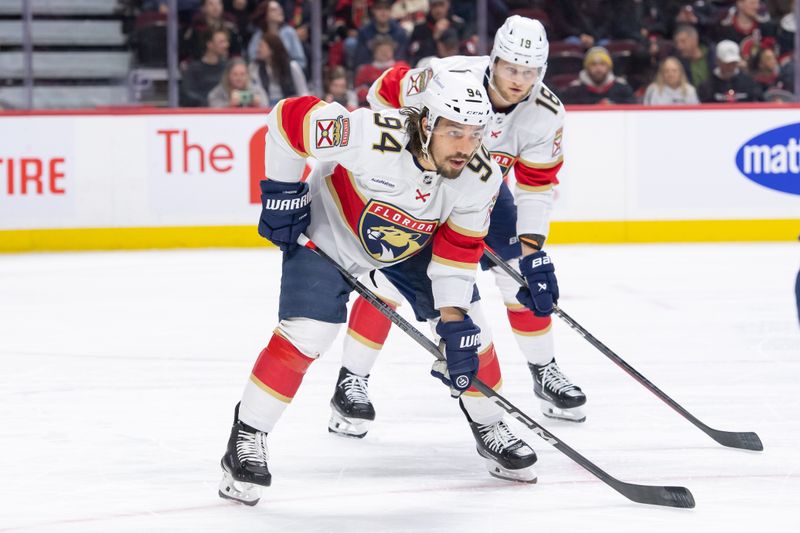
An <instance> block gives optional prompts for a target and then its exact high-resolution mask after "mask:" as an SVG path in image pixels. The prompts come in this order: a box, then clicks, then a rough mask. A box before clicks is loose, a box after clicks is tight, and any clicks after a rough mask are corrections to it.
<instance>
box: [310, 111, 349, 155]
mask: <svg viewBox="0 0 800 533" xmlns="http://www.w3.org/2000/svg"><path fill="white" fill-rule="evenodd" d="M316 138H317V148H333V147H335V146H347V143H349V142H350V119H349V118H344V117H342V116H339V117H337V118H334V119H329V120H318V121H317V127H316Z"/></svg>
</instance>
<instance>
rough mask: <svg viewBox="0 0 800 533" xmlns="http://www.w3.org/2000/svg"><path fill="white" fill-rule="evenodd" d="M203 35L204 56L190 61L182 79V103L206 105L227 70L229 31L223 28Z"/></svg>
mask: <svg viewBox="0 0 800 533" xmlns="http://www.w3.org/2000/svg"><path fill="white" fill-rule="evenodd" d="M203 35H204V37H203V41H204V43H205V53H204V54H203V57H201V58H200V59H198V60H195V61H192V62H191V63H189V65H188V67H187V68H186V71H185V72H184V73H183V79H182V80H181V105H182V106H185V107H204V106H206V105H208V93H209V92H211V89H213V88H214V87H215V86H216V85H217V84H218V83H219V81H220V80H221V79H222V74H223V73H224V71H225V62H226V61H227V59H228V48H229V43H228V32H227V30H224V29H222V28H217V29H214V30H208V31H206V32H205V33H204V34H203Z"/></svg>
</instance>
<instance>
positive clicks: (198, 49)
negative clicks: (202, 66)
mask: <svg viewBox="0 0 800 533" xmlns="http://www.w3.org/2000/svg"><path fill="white" fill-rule="evenodd" d="M212 28H222V29H224V30H225V31H227V32H228V42H229V52H230V54H231V55H234V56H236V55H240V54H241V53H242V38H241V35H240V34H239V28H238V27H237V26H236V21H235V20H234V19H233V17H231V16H229V15H227V14H226V13H225V11H224V10H223V7H222V0H203V5H202V7H201V8H200V11H198V12H197V13H196V14H195V16H194V18H193V19H192V24H191V26H190V27H189V29H188V30H186V32H185V33H184V34H183V47H184V53H183V54H182V55H183V56H184V57H192V58H194V59H198V58H199V57H201V56H202V55H203V53H204V52H205V47H204V44H205V43H203V33H204V32H205V31H207V30H209V29H212Z"/></svg>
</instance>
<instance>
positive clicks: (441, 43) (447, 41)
mask: <svg viewBox="0 0 800 533" xmlns="http://www.w3.org/2000/svg"><path fill="white" fill-rule="evenodd" d="M460 49H461V40H460V39H459V38H458V33H456V30H454V29H453V28H449V29H447V30H446V31H444V32H443V33H442V34H441V35H440V36H439V38H438V39H436V55H435V56H428V57H423V58H422V59H420V60H419V61H417V64H416V65H414V67H415V68H424V67H427V66H428V65H430V62H431V60H432V59H433V58H434V57H438V58H441V57H451V56H457V55H458V54H459V51H460Z"/></svg>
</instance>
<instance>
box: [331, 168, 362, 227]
mask: <svg viewBox="0 0 800 533" xmlns="http://www.w3.org/2000/svg"><path fill="white" fill-rule="evenodd" d="M326 181H327V182H328V189H329V190H330V192H331V196H332V197H333V200H334V201H335V202H336V205H337V207H338V208H339V213H340V214H341V215H342V218H343V219H344V221H345V222H346V223H347V227H349V228H350V230H351V231H352V232H353V235H355V236H356V237H357V236H358V231H359V230H358V222H359V220H361V213H363V212H364V207H365V206H366V203H367V202H366V200H365V198H364V197H363V196H361V193H360V192H358V189H357V188H356V184H355V179H354V178H353V175H352V174H350V172H349V171H348V170H347V169H346V168H344V167H343V166H341V165H336V168H334V169H333V173H332V174H331V175H330V176H328V177H327V178H326Z"/></svg>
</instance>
